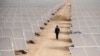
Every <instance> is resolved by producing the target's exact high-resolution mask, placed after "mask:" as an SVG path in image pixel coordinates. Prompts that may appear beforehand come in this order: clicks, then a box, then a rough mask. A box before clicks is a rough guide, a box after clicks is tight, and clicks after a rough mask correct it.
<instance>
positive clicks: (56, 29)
mask: <svg viewBox="0 0 100 56" xmlns="http://www.w3.org/2000/svg"><path fill="white" fill-rule="evenodd" d="M59 32H60V28H59V27H58V25H57V26H56V28H55V34H56V39H57V40H58V36H59Z"/></svg>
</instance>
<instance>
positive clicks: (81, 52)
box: [69, 47, 100, 56]
mask: <svg viewBox="0 0 100 56" xmlns="http://www.w3.org/2000/svg"><path fill="white" fill-rule="evenodd" d="M99 48H100V47H70V48H69V49H70V52H71V55H72V56H100V51H99Z"/></svg>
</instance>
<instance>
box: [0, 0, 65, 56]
mask: <svg viewBox="0 0 100 56" xmlns="http://www.w3.org/2000/svg"><path fill="white" fill-rule="evenodd" d="M63 4H64V1H62V0H0V56H15V54H14V51H15V50H24V51H27V50H28V47H27V43H26V41H30V40H31V41H34V39H35V37H34V33H40V32H41V30H40V27H44V23H47V20H50V17H51V14H52V13H54V12H56V11H57V9H58V8H59V7H61V6H62V5H63Z"/></svg>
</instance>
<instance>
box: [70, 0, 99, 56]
mask: <svg viewBox="0 0 100 56" xmlns="http://www.w3.org/2000/svg"><path fill="white" fill-rule="evenodd" d="M71 11H72V12H71V14H72V17H71V19H72V21H71V23H72V28H71V29H72V34H71V35H70V37H71V40H72V43H73V45H74V47H69V49H70V52H71V55H72V56H100V41H99V39H100V30H99V29H100V1H99V0H72V9H71Z"/></svg>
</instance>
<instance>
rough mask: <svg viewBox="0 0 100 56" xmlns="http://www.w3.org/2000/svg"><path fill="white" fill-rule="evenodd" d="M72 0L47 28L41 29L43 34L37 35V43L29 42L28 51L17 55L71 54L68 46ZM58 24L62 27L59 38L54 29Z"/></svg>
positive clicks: (55, 55)
mask: <svg viewBox="0 0 100 56" xmlns="http://www.w3.org/2000/svg"><path fill="white" fill-rule="evenodd" d="M69 17H70V0H66V4H65V5H64V6H63V7H62V8H61V9H60V10H58V11H57V13H56V14H55V15H54V16H53V17H52V19H51V20H50V22H49V23H48V25H47V26H45V29H43V30H42V31H41V36H36V37H35V38H36V40H35V44H28V48H29V49H28V53H27V54H20V55H16V56H71V55H70V52H69V49H68V47H69V46H70V45H71V43H70V42H69V34H68V31H69V30H70V21H67V20H66V19H69ZM56 25H59V27H60V30H61V32H60V35H59V39H58V40H56V38H55V33H54V29H55V27H56Z"/></svg>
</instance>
